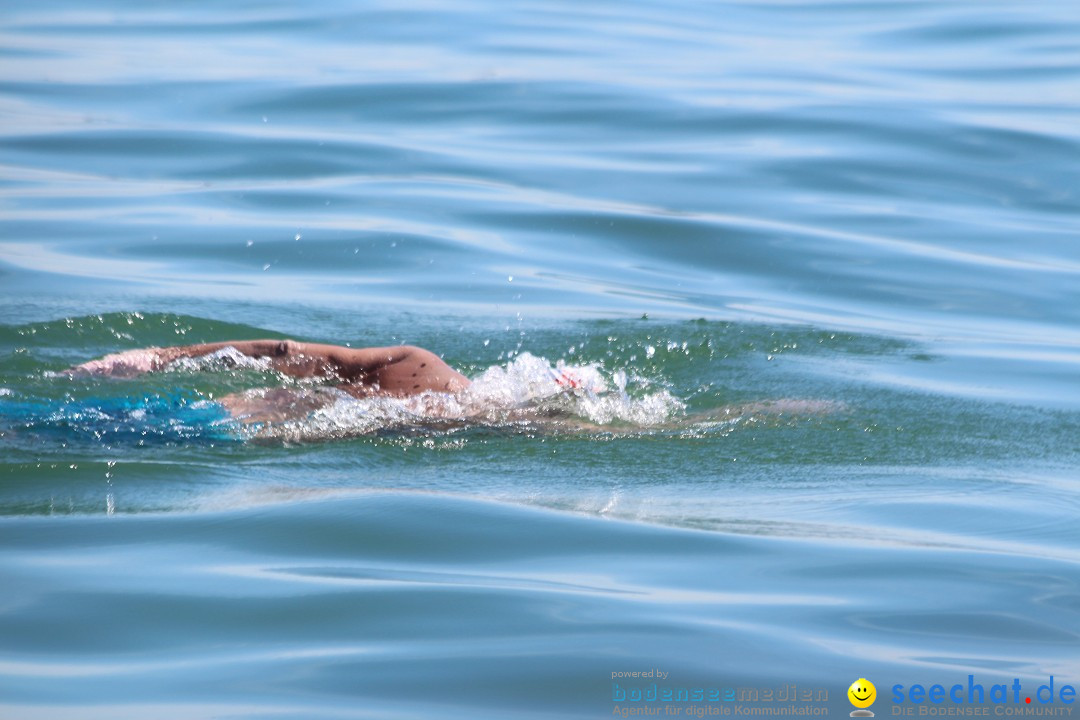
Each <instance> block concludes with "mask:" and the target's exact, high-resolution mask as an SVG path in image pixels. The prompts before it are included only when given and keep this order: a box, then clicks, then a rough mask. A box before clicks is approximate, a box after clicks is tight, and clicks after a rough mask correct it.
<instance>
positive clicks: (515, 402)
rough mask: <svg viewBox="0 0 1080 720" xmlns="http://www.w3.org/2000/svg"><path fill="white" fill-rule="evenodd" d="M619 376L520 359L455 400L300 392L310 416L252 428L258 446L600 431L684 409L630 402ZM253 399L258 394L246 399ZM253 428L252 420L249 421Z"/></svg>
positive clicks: (649, 391)
mask: <svg viewBox="0 0 1080 720" xmlns="http://www.w3.org/2000/svg"><path fill="white" fill-rule="evenodd" d="M627 383H628V380H627V375H626V373H625V372H624V371H621V370H620V371H617V372H615V373H605V372H604V371H603V370H602V368H601V367H600V366H598V365H595V364H592V365H568V364H566V363H564V362H563V361H561V360H560V361H558V362H557V363H555V364H554V365H552V364H551V363H549V362H548V361H547V360H545V359H544V358H540V357H536V356H534V355H531V354H529V353H522V354H521V355H519V356H518V357H516V358H515V359H514V360H513V361H512V362H510V363H508V364H506V365H504V366H494V367H490V368H488V369H487V370H485V371H484V372H483V373H481V374H480V375H478V376H477V377H475V378H474V379H473V381H472V384H471V385H470V386H469V387H468V388H466V389H465V390H463V391H461V392H459V393H455V394H449V393H436V392H425V393H422V394H420V395H415V396H411V397H406V398H393V397H361V398H356V397H353V396H352V395H349V394H348V393H346V392H344V391H341V390H338V389H336V388H327V387H322V388H301V389H297V390H295V392H296V393H303V394H304V397H303V398H302V399H301V398H297V400H298V401H297V402H295V405H296V406H297V407H305V406H310V404H311V403H310V401H311V400H312V398H313V397H315V395H314V394H317V395H318V397H320V398H321V403H317V404H318V405H320V406H319V407H317V408H316V409H314V410H310V411H307V410H305V411H304V412H303V413H302V414H301V416H299V417H293V418H287V419H285V420H284V421H281V422H267V423H262V424H258V423H257V422H256V423H253V432H254V435H255V436H256V437H259V438H272V439H275V440H283V441H286V442H289V441H295V442H300V441H311V440H328V439H332V438H340V437H348V436H356V435H366V434H370V433H374V432H378V431H382V430H392V429H395V428H402V429H403V428H425V429H435V430H438V429H440V428H445V429H452V428H455V427H461V426H465V425H470V424H502V423H528V424H529V425H530V426H534V425H535V426H540V425H545V424H552V423H556V424H559V425H561V426H564V427H578V428H581V429H586V430H603V429H605V428H604V427H602V426H607V425H612V424H617V426H613V427H612V429H618V427H625V426H626V425H630V426H634V427H648V426H652V425H658V424H660V423H664V422H666V421H668V420H670V419H671V418H672V416H673V415H675V414H677V413H680V412H682V411H683V410H684V409H685V405H684V404H683V403H682V401H680V400H679V399H678V398H676V397H674V396H673V395H672V394H671V393H670V392H669V391H668V390H666V389H662V388H661V389H656V388H652V387H650V386H649V385H648V384H647V383H645V382H644V381H638V383H637V385H638V386H639V387H636V388H634V393H633V395H631V393H630V392H628V391H627ZM250 392H251V393H257V392H259V391H250ZM253 419H254V420H256V421H257V418H253Z"/></svg>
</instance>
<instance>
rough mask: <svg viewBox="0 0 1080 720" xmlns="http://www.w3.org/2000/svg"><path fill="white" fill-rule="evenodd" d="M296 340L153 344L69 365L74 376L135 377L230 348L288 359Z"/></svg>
mask: <svg viewBox="0 0 1080 720" xmlns="http://www.w3.org/2000/svg"><path fill="white" fill-rule="evenodd" d="M298 344H299V343H294V342H293V341H292V340H229V341H226V342H218V343H201V344H198V345H177V346H174V347H164V348H159V347H149V348H141V349H139V350H125V351H124V352H119V353H113V354H111V355H106V356H105V357H102V358H98V359H97V360H90V361H89V362H85V363H82V364H80V365H75V366H74V367H71V368H68V371H67V372H68V373H70V374H74V375H86V374H89V375H107V376H110V377H134V376H136V375H141V374H143V373H148V372H154V371H155V370H162V369H164V368H165V367H166V366H167V365H168V364H169V363H171V362H173V361H174V360H179V359H181V358H194V357H201V356H203V355H209V354H210V353H214V352H217V351H218V350H222V349H224V348H227V347H231V348H235V349H236V350H237V351H238V352H240V353H243V354H244V355H247V356H248V357H252V358H264V357H268V358H273V359H275V362H273V364H274V366H275V367H276V366H277V364H278V363H277V362H276V359H278V358H282V359H284V358H287V357H289V356H290V355H295V349H296V345H298Z"/></svg>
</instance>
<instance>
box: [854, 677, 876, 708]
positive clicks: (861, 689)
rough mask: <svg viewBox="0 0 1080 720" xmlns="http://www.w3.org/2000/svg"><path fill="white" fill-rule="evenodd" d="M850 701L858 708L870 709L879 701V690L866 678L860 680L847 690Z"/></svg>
mask: <svg viewBox="0 0 1080 720" xmlns="http://www.w3.org/2000/svg"><path fill="white" fill-rule="evenodd" d="M847 696H848V700H850V701H851V704H852V705H854V706H855V707H857V708H868V707H870V706H871V705H873V704H874V700H876V699H877V688H876V687H874V683H872V682H870V681H869V680H867V679H866V678H859V679H858V680H856V681H855V682H853V683H851V687H849V688H848V689H847Z"/></svg>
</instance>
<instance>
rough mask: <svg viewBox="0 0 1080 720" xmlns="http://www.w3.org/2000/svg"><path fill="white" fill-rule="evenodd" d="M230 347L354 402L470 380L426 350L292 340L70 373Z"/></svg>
mask: <svg viewBox="0 0 1080 720" xmlns="http://www.w3.org/2000/svg"><path fill="white" fill-rule="evenodd" d="M225 348H233V349H235V350H236V351H237V352H239V353H241V354H243V355H246V356H248V357H251V358H255V359H266V360H268V361H269V362H270V366H271V367H272V368H273V369H274V370H277V371H278V372H280V373H283V374H285V375H290V376H292V377H300V378H310V377H325V378H328V379H331V380H336V381H339V382H340V384H339V385H338V387H339V388H341V389H342V390H344V391H345V392H348V393H350V394H352V395H356V396H357V397H364V396H370V395H390V396H395V397H405V396H408V395H418V394H420V393H422V392H426V391H434V392H450V393H453V392H458V391H460V390H464V389H465V388H466V387H468V386H469V379H468V378H467V377H465V376H464V375H462V374H461V373H459V372H458V371H456V370H454V369H453V368H452V367H450V366H449V365H447V364H446V363H445V362H443V360H442V358H440V357H439V356H438V355H436V354H435V353H433V352H431V351H430V350H425V349H423V348H419V347H415V346H413V345H397V346H392V347H379V348H347V347H342V346H340V345H321V344H318V343H303V342H297V341H295V340H229V341H225V342H218V343H204V344H200V345H181V346H176V347H165V348H144V349H141V350H128V351H126V352H121V353H116V354H113V355H106V356H105V357H103V358H100V359H98V360H91V361H90V362H86V363H83V364H81V365H76V366H75V367H73V368H71V369H70V371H69V372H71V373H73V374H90V375H108V376H113V377H132V376H135V375H140V374H142V373H145V372H153V371H155V370H162V369H164V368H165V367H166V366H167V365H168V364H169V363H171V362H173V361H176V360H180V359H182V358H195V357H201V356H203V355H209V354H210V353H214V352H217V351H219V350H223V349H225Z"/></svg>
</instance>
